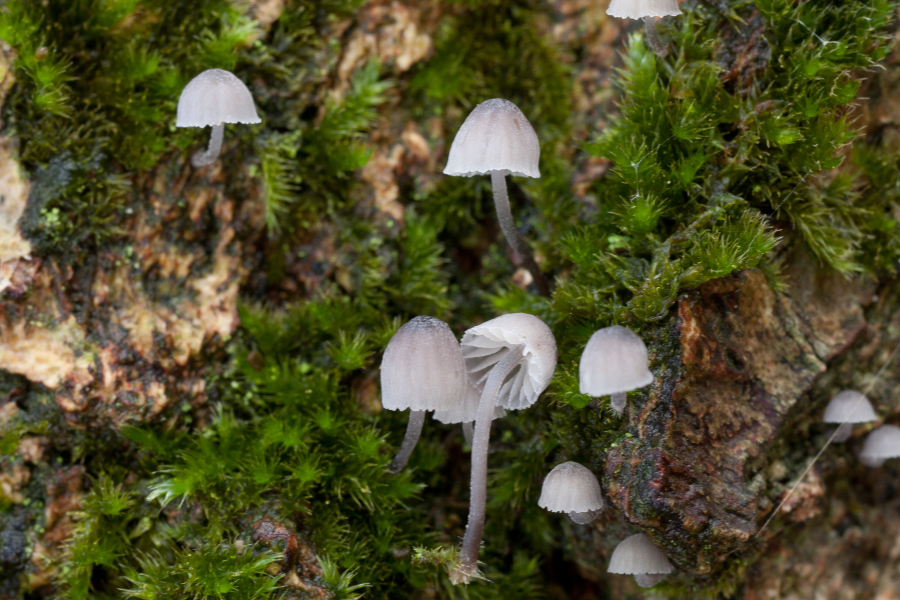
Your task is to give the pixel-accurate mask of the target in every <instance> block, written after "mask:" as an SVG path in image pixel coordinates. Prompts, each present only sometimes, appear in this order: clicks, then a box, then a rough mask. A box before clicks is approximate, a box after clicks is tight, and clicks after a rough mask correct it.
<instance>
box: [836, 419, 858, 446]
mask: <svg viewBox="0 0 900 600" xmlns="http://www.w3.org/2000/svg"><path fill="white" fill-rule="evenodd" d="M852 433H853V423H841V424H840V426H838V428H837V431H836V432H835V433H834V436H833V437H832V438H831V443H832V444H843V443H844V442H846V441H847V440H849V439H850V435H851V434H852Z"/></svg>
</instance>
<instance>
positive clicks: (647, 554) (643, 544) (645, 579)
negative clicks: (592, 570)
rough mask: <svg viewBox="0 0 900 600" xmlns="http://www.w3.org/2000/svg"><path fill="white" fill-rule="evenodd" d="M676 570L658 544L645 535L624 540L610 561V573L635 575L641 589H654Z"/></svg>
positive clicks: (608, 570) (636, 535)
mask: <svg viewBox="0 0 900 600" xmlns="http://www.w3.org/2000/svg"><path fill="white" fill-rule="evenodd" d="M674 569H675V568H674V567H673V566H672V563H671V562H669V557H668V556H666V555H665V553H663V552H662V550H660V549H659V548H657V547H656V544H654V543H653V541H652V540H651V539H650V538H649V537H648V536H647V535H646V534H644V533H636V534H634V535H632V536H630V537H628V538H625V539H624V540H622V541H621V542H620V543H619V545H618V546H616V549H615V550H613V554H612V556H611V557H610V559H609V567H608V568H607V569H606V570H607V572H609V573H620V574H623V575H634V580H635V581H636V582H637V584H638V585H639V586H641V587H653V586H654V585H656V584H657V583H659V582H660V581H662V580H663V579H664V578H665V577H666V575H668V574H669V573H671V572H672V571H673V570H674Z"/></svg>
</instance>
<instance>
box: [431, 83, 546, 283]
mask: <svg viewBox="0 0 900 600" xmlns="http://www.w3.org/2000/svg"><path fill="white" fill-rule="evenodd" d="M540 157H541V145H540V142H539V141H538V137H537V133H535V132H534V128H533V127H532V126H531V123H530V122H529V121H528V119H527V118H526V117H525V115H524V114H522V111H521V110H519V107H518V106H516V105H515V104H513V103H512V102H510V101H509V100H503V99H502V98H493V99H491V100H485V101H484V102H482V103H481V104H479V105H478V106H476V107H475V108H474V109H472V112H471V113H469V116H468V117H466V120H465V122H464V123H463V124H462V127H460V128H459V131H458V132H457V133H456V137H455V138H453V143H452V144H451V145H450V156H449V157H448V159H447V167H446V168H445V169H444V174H445V175H452V176H459V177H472V176H474V175H490V176H491V186H492V187H493V190H494V206H495V207H496V209H497V219H498V220H499V221H500V228H501V229H502V230H503V235H504V236H505V237H506V241H507V242H508V243H509V245H510V246H511V247H512V249H513V251H515V253H516V254H517V255H518V256H519V258H521V259H522V263H523V264H524V265H525V268H527V269H528V271H529V272H530V273H531V276H532V278H533V279H534V284H535V286H536V287H537V290H538V292H539V293H540V294H541V295H542V296H549V295H550V287H549V285H548V284H547V280H546V279H545V278H544V275H543V273H542V272H541V269H540V267H538V264H537V262H536V261H535V260H534V256H533V255H532V254H531V250H530V249H529V248H528V246H527V245H526V244H525V241H524V240H523V239H522V238H521V237H520V236H519V232H518V230H517V229H516V225H515V222H514V221H513V217H512V212H511V211H510V208H509V196H508V194H507V190H506V175H508V174H509V175H515V176H518V177H540V176H541V172H540V170H539V169H538V160H539V159H540Z"/></svg>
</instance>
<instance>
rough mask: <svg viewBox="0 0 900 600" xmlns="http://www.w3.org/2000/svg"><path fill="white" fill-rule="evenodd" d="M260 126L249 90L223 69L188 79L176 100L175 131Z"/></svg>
mask: <svg viewBox="0 0 900 600" xmlns="http://www.w3.org/2000/svg"><path fill="white" fill-rule="evenodd" d="M260 122H261V121H260V118H259V115H258V114H256V106H254V104H253V96H251V95H250V90H248V89H247V86H246V85H244V82H243V81H241V80H240V79H238V78H237V77H235V76H234V74H233V73H229V72H228V71H223V70H222V69H208V70H206V71H203V72H202V73H200V74H199V75H197V76H196V77H194V78H193V79H191V81H190V83H188V84H187V85H186V86H185V87H184V90H182V92H181V97H180V98H179V99H178V118H177V119H176V121H175V126H176V127H208V126H214V125H221V124H222V123H245V124H251V123H260Z"/></svg>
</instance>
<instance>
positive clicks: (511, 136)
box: [444, 98, 541, 177]
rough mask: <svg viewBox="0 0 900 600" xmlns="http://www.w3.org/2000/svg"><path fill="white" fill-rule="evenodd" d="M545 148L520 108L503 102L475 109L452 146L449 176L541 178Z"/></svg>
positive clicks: (494, 102)
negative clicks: (503, 174) (503, 175)
mask: <svg viewBox="0 0 900 600" xmlns="http://www.w3.org/2000/svg"><path fill="white" fill-rule="evenodd" d="M540 157H541V144H540V142H539V141H538V137H537V133H535V131H534V127H532V126H531V123H530V122H529V121H528V119H527V118H526V117H525V115H524V114H522V111H521V110H519V107H518V106H516V105H515V104H513V103H512V102H510V101H509V100H503V99H502V98H492V99H491V100H486V101H484V102H482V103H481V104H479V105H478V106H476V107H475V108H474V109H472V112H470V113H469V116H468V117H466V120H465V122H464V123H463V124H462V127H460V128H459V131H458V132H457V133H456V137H455V138H453V143H452V144H451V145H450V156H449V157H448V158H447V167H446V168H445V169H444V174H445V175H456V176H460V177H471V176H473V175H486V174H489V173H491V172H492V171H500V172H502V173H505V174H506V173H508V174H511V175H517V176H520V177H540V176H541V172H540V169H539V168H538V162H539V160H540Z"/></svg>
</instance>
